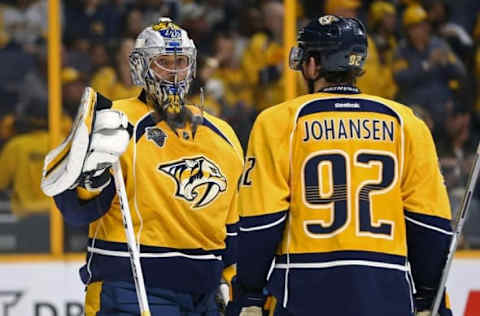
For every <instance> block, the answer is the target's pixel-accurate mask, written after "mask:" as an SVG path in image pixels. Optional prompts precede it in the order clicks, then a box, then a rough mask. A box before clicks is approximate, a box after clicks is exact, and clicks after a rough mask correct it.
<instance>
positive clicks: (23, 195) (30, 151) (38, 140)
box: [0, 130, 51, 216]
mask: <svg viewBox="0 0 480 316" xmlns="http://www.w3.org/2000/svg"><path fill="white" fill-rule="evenodd" d="M47 152H48V132H47V131H45V130H38V131H33V132H29V133H26V134H21V135H17V136H13V137H12V138H11V139H10V140H9V141H8V142H7V144H6V145H5V147H4V148H3V149H2V153H1V154H0V166H2V172H0V190H4V189H6V188H8V187H11V188H12V197H11V207H12V212H13V213H14V214H15V215H18V216H25V215H29V214H32V213H42V212H48V210H49V208H50V203H51V199H50V198H49V197H48V196H46V195H45V194H43V192H42V190H41V189H40V181H41V179H42V170H43V160H44V158H45V156H46V154H47Z"/></svg>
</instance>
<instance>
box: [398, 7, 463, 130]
mask: <svg viewBox="0 0 480 316" xmlns="http://www.w3.org/2000/svg"><path fill="white" fill-rule="evenodd" d="M403 25H404V27H405V28H406V32H407V38H406V39H404V40H402V41H401V42H400V43H399V45H398V48H397V50H396V52H395V57H394V61H393V71H394V78H395V81H396V83H397V86H398V89H399V90H398V93H397V99H398V100H399V101H400V102H402V103H404V104H407V105H413V104H416V105H419V106H421V107H424V108H426V109H427V110H428V111H429V112H430V113H431V115H432V118H433V120H434V122H435V125H437V126H442V125H443V120H444V119H445V117H446V115H447V114H448V111H447V101H448V100H451V99H452V95H453V93H452V90H451V89H455V88H456V89H458V88H459V85H460V83H461V81H462V80H463V79H464V78H465V75H466V72H465V67H464V66H463V63H462V62H461V61H460V60H458V58H457V57H456V56H455V54H454V53H453V52H452V50H451V49H450V47H449V46H448V44H447V43H446V42H445V41H444V40H442V39H440V38H438V37H435V36H431V35H430V25H429V23H428V20H427V13H426V12H425V10H424V9H423V8H422V7H421V6H419V5H415V6H410V7H408V8H407V9H406V10H405V12H404V14H403Z"/></svg>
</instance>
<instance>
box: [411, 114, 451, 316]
mask: <svg viewBox="0 0 480 316" xmlns="http://www.w3.org/2000/svg"><path fill="white" fill-rule="evenodd" d="M412 123H413V124H411V127H412V128H411V129H408V128H407V129H406V136H405V137H406V141H405V169H404V177H403V179H402V192H403V201H404V212H405V223H406V231H407V246H408V260H409V262H410V265H411V272H412V276H413V280H414V283H415V288H416V290H417V293H416V295H415V301H416V305H417V306H416V307H417V309H418V310H425V309H429V308H430V306H431V305H432V303H433V300H434V296H435V293H436V290H437V288H438V286H439V282H440V278H441V274H442V271H443V268H444V265H445V261H446V258H447V255H448V249H449V245H450V240H451V237H452V228H451V223H450V220H451V212H450V204H449V200H448V195H447V190H446V188H445V185H444V181H443V177H442V174H441V173H440V168H439V164H438V158H437V154H436V150H435V145H434V142H433V139H432V136H431V134H430V131H429V130H428V128H427V126H426V125H425V124H424V123H423V121H421V120H420V119H417V118H413V122H412ZM444 301H445V300H444ZM442 308H443V309H444V310H445V309H446V307H445V304H443V307H442ZM441 315H444V314H441ZM445 315H448V314H445Z"/></svg>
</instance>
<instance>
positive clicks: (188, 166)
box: [158, 156, 227, 208]
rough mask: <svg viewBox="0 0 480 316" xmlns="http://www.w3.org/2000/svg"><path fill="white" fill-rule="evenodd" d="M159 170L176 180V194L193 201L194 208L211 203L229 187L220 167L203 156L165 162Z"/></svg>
mask: <svg viewBox="0 0 480 316" xmlns="http://www.w3.org/2000/svg"><path fill="white" fill-rule="evenodd" d="M158 170H160V171H162V172H164V173H166V174H168V175H169V176H170V177H172V178H173V180H175V183H176V184H177V191H176V192H175V196H177V197H179V198H183V199H185V200H187V201H188V202H191V203H193V208H200V207H203V206H205V205H207V204H209V203H210V202H212V201H213V200H215V199H216V198H217V196H218V195H219V194H220V193H221V192H224V191H226V189H227V179H226V178H225V176H224V175H223V174H222V171H221V170H220V168H219V167H217V166H216V165H215V163H213V162H212V161H210V160H208V159H207V158H205V157H203V156H200V157H194V158H185V159H182V160H179V161H175V162H172V163H167V164H163V165H160V166H159V167H158Z"/></svg>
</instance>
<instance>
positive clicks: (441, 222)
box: [404, 210, 452, 232]
mask: <svg viewBox="0 0 480 316" xmlns="http://www.w3.org/2000/svg"><path fill="white" fill-rule="evenodd" d="M404 213H405V216H406V217H408V218H409V219H411V220H413V221H411V222H412V223H415V222H417V224H418V225H421V224H424V226H423V227H425V228H426V229H428V227H429V226H430V227H432V228H438V229H439V230H442V231H445V232H452V224H451V221H450V220H448V219H446V218H442V217H437V216H431V215H426V214H419V213H414V212H409V211H407V210H405V211H404Z"/></svg>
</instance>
